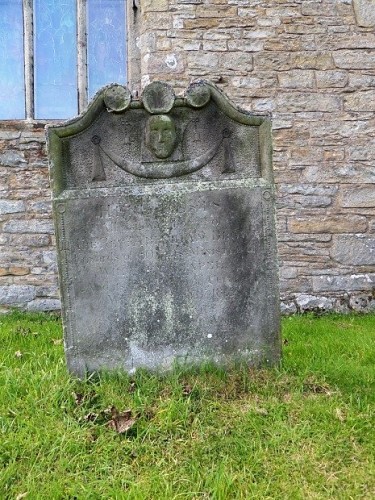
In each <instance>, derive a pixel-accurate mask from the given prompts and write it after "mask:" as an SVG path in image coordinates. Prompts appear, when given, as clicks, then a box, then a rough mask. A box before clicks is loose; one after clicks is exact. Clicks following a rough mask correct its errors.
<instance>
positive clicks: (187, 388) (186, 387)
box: [182, 384, 193, 396]
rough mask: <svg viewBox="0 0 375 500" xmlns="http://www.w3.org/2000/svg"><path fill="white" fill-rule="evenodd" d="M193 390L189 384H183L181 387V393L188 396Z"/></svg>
mask: <svg viewBox="0 0 375 500" xmlns="http://www.w3.org/2000/svg"><path fill="white" fill-rule="evenodd" d="M192 392H193V388H192V387H191V385H189V384H184V385H183V387H182V395H183V396H189V395H190V394H191V393H192Z"/></svg>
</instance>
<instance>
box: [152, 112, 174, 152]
mask: <svg viewBox="0 0 375 500" xmlns="http://www.w3.org/2000/svg"><path fill="white" fill-rule="evenodd" d="M146 144H147V147H148V148H149V149H150V150H151V151H152V152H153V153H154V155H155V156H156V157H157V158H168V156H170V155H171V154H172V153H173V150H174V148H175V145H176V128H175V125H174V122H173V120H172V119H171V118H170V117H169V116H167V115H153V116H150V118H149V119H148V122H147V124H146Z"/></svg>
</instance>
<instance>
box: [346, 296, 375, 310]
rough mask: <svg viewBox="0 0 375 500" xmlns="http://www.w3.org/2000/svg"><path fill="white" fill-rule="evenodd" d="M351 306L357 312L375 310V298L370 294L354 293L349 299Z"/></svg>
mask: <svg viewBox="0 0 375 500" xmlns="http://www.w3.org/2000/svg"><path fill="white" fill-rule="evenodd" d="M349 307H350V308H351V309H352V310H353V311H357V312H369V311H374V310H375V300H374V298H373V297H372V296H370V295H367V296H366V295H353V296H351V297H350V299H349Z"/></svg>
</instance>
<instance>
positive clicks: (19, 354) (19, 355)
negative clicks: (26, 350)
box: [14, 351, 23, 358]
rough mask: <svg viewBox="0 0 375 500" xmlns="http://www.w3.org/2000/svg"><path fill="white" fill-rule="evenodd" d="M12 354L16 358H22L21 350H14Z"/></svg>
mask: <svg viewBox="0 0 375 500" xmlns="http://www.w3.org/2000/svg"><path fill="white" fill-rule="evenodd" d="M14 355H15V356H16V358H22V356H23V354H22V352H21V351H16V352H15V353H14Z"/></svg>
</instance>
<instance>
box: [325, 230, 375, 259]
mask: <svg viewBox="0 0 375 500" xmlns="http://www.w3.org/2000/svg"><path fill="white" fill-rule="evenodd" d="M331 257H332V259H334V260H336V261H337V262H340V263H341V264H349V265H354V266H374V265H375V238H374V237H369V236H366V235H360V234H350V235H349V234H348V235H339V236H334V238H333V244H332V248H331Z"/></svg>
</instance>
